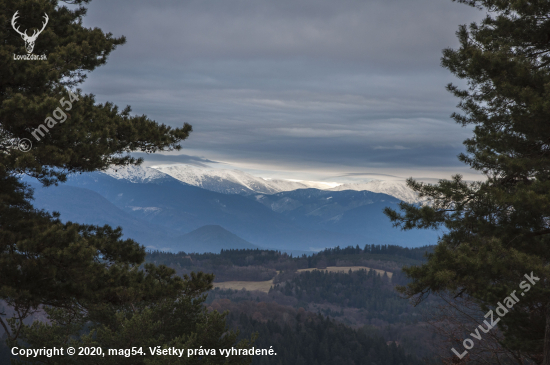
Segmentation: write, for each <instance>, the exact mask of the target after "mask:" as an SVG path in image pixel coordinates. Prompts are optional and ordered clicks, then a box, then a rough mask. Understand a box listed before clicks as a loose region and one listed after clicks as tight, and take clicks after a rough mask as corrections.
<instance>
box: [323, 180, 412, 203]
mask: <svg viewBox="0 0 550 365" xmlns="http://www.w3.org/2000/svg"><path fill="white" fill-rule="evenodd" d="M328 190H330V191H344V190H356V191H372V192H373V193H383V194H388V195H391V196H393V197H396V198H397V199H400V200H403V201H405V202H407V203H416V202H418V201H419V198H418V195H417V194H416V193H415V192H414V191H412V190H411V189H410V188H409V187H408V186H407V184H406V183H405V182H404V181H382V180H373V181H369V182H366V183H355V184H342V185H339V186H337V187H335V188H332V189H328Z"/></svg>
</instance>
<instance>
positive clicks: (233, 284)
mask: <svg viewBox="0 0 550 365" xmlns="http://www.w3.org/2000/svg"><path fill="white" fill-rule="evenodd" d="M272 285H273V279H271V280H267V281H223V282H221V283H214V287H215V288H220V289H232V290H241V289H243V288H244V289H245V290H249V291H252V290H259V291H263V292H264V293H267V292H269V288H270V287H271V286H272Z"/></svg>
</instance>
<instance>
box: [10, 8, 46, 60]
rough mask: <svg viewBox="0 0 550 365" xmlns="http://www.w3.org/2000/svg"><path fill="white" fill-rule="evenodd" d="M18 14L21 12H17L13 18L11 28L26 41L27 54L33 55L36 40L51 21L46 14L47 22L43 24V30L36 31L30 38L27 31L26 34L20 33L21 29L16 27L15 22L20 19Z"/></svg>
mask: <svg viewBox="0 0 550 365" xmlns="http://www.w3.org/2000/svg"><path fill="white" fill-rule="evenodd" d="M18 12H19V10H17V11H16V12H15V14H13V18H11V26H12V27H13V29H14V30H15V31H16V32H17V33H19V34H20V35H21V38H23V40H24V41H25V49H26V50H27V53H32V50H33V49H34V42H36V38H37V37H38V36H39V35H40V33H42V31H43V30H44V28H46V24H48V20H49V18H48V14H46V13H44V18H45V20H46V21H45V22H44V23H43V24H42V29H40V30H35V31H34V32H33V33H32V35H31V36H30V37H29V36H28V35H27V30H26V29H25V32H20V31H19V27H17V28H16V27H15V21H16V20H17V18H19V15H17V13H18Z"/></svg>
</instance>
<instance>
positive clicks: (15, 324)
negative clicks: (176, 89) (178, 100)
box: [0, 0, 248, 363]
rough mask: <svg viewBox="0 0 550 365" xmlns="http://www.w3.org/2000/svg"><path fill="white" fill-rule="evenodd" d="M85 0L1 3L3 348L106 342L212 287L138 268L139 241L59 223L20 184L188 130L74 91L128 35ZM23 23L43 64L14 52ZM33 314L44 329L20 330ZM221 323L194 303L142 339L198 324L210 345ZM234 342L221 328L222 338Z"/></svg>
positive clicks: (187, 332)
mask: <svg viewBox="0 0 550 365" xmlns="http://www.w3.org/2000/svg"><path fill="white" fill-rule="evenodd" d="M88 2H89V0H73V1H70V3H71V4H72V5H73V6H71V9H69V8H68V7H66V6H64V5H62V4H59V3H58V1H56V0H50V1H45V0H44V1H42V0H41V1H34V0H32V1H31V0H0V22H1V23H2V24H3V25H4V26H3V27H0V38H1V39H2V40H3V41H2V44H1V45H0V303H2V302H3V303H5V304H7V305H8V306H9V307H10V308H12V309H14V311H15V315H14V316H13V317H11V318H6V315H5V313H0V325H1V327H2V329H3V330H4V332H5V333H6V335H7V337H8V341H9V343H10V344H12V345H13V344H16V343H19V345H20V346H21V342H20V341H19V340H20V339H21V338H24V339H25V342H26V344H27V345H36V346H42V344H44V343H46V342H47V341H50V340H51V341H61V342H63V341H65V342H67V341H69V339H71V340H72V341H84V342H85V341H87V340H86V339H87V337H86V336H90V334H88V333H86V331H88V332H89V331H96V333H103V334H105V336H104V337H103V338H104V339H105V341H104V343H102V344H101V346H109V341H110V340H108V338H111V339H114V338H116V337H117V333H118V334H121V337H120V338H126V337H124V336H123V331H122V330H121V329H122V328H123V327H124V326H122V325H121V323H126V322H127V321H131V320H132V319H133V320H134V321H135V320H137V319H138V318H147V316H150V317H151V316H153V317H154V316H155V315H158V314H159V313H161V312H162V311H165V312H166V308H167V307H166V306H168V307H170V305H172V306H173V308H175V307H174V306H175V305H176V304H178V303H181V304H182V305H183V303H188V304H189V303H200V302H201V300H202V299H201V298H202V297H201V295H202V294H203V293H204V292H205V291H207V290H209V289H210V288H211V283H212V277H210V276H204V275H202V276H195V277H192V278H183V279H182V278H181V277H177V276H175V272H174V270H172V269H169V268H167V267H164V266H155V265H152V264H147V265H144V266H142V263H143V261H144V257H145V250H144V247H143V246H140V245H139V244H138V243H136V242H134V241H133V240H123V239H121V237H122V232H121V230H120V229H113V228H111V227H109V226H104V227H98V226H89V225H83V224H75V223H70V222H69V223H62V222H61V221H60V220H59V219H58V218H59V217H58V215H56V214H48V213H46V212H43V211H39V210H36V209H35V208H34V207H33V206H32V204H31V201H32V191H31V190H30V189H29V187H28V186H27V185H25V184H24V183H22V182H21V181H20V180H19V179H18V177H19V176H20V175H21V174H25V175H27V176H30V177H32V178H36V179H38V180H39V181H40V182H42V183H43V185H45V186H48V185H51V184H58V183H63V182H64V181H66V178H67V175H68V174H71V173H82V172H90V171H96V170H103V169H106V168H108V167H109V166H112V165H114V166H126V165H135V164H139V163H141V162H142V161H141V159H136V158H134V157H132V156H131V155H130V153H131V152H136V151H139V152H146V153H153V152H157V151H169V150H178V149H180V148H181V147H180V145H179V143H180V142H182V141H183V140H185V139H186V138H187V137H188V136H189V133H190V132H191V126H190V125H189V124H187V123H182V127H181V128H171V127H168V126H165V125H163V124H159V123H157V122H155V121H153V120H151V119H149V118H147V117H146V116H137V115H132V114H131V109H130V107H126V108H125V109H123V110H119V108H118V107H117V106H115V105H113V104H111V103H105V104H98V103H97V102H96V101H95V98H94V96H93V95H86V94H84V93H82V91H81V90H78V89H76V87H77V86H78V85H79V84H81V83H82V82H83V81H84V80H85V78H86V74H87V73H88V72H91V71H93V70H94V69H95V68H97V67H99V66H101V65H103V64H105V62H106V60H107V57H108V56H109V54H110V53H111V52H112V51H113V50H114V49H115V48H116V47H117V46H120V45H122V44H124V42H125V38H124V37H119V38H116V37H113V35H112V34H110V33H104V32H103V31H102V30H101V29H98V28H93V29H90V28H85V27H83V26H82V17H83V16H84V15H85V14H86V8H85V7H84V6H83V5H84V4H86V3H88ZM75 5H76V6H75ZM11 25H13V27H12V26H11ZM25 29H27V32H26V34H27V35H31V34H33V31H34V30H36V31H38V30H40V29H42V32H41V33H40V34H39V37H38V38H37V40H36V41H35V43H34V48H33V49H32V52H33V53H34V54H36V55H45V56H46V60H21V59H16V58H17V57H16V56H17V55H20V54H23V55H25V54H27V53H28V50H29V48H28V47H27V48H25V46H28V44H26V43H25V42H24V41H23V40H22V34H24V33H25ZM27 43H28V42H27ZM31 48H32V47H31ZM189 305H190V304H189ZM193 308H194V307H193ZM39 310H45V311H46V312H47V313H48V314H49V318H50V320H51V322H50V324H48V325H46V324H35V325H33V326H31V327H28V326H25V325H24V323H23V321H24V320H25V319H26V318H28V317H29V316H30V315H32V314H33V313H35V312H36V311H39ZM140 316H141V317H140ZM209 319H210V322H209V321H208V320H209ZM125 321H126V322H125ZM222 322H223V323H225V322H224V321H223V318H221V317H219V316H218V315H217V314H208V313H206V312H205V311H202V310H201V311H199V312H196V313H195V315H194V317H193V318H191V319H189V321H188V322H187V323H181V322H177V321H173V322H172V323H173V324H174V326H172V327H171V329H170V330H169V331H168V330H167V331H166V332H162V330H159V331H160V332H159V331H157V333H155V334H152V333H151V332H147V331H145V332H142V333H141V335H142V337H143V336H145V337H147V336H146V334H149V335H150V337H147V338H145V337H144V338H142V340H143V341H142V342H147V341H149V343H151V341H150V340H151V339H152V338H153V337H151V336H157V338H158V339H159V340H158V341H157V343H156V344H155V345H168V344H169V343H172V342H174V343H176V342H177V341H180V342H181V341H183V340H184V337H181V336H188V337H189V336H191V337H193V336H195V337H196V338H197V339H200V338H201V336H200V333H199V332H196V331H195V332H193V331H194V329H196V330H197V331H199V327H200V326H202V327H201V328H202V330H203V331H204V330H206V331H208V338H209V340H208V341H211V342H212V341H214V342H215V339H216V338H218V340H219V339H220V338H221V336H222V334H223V333H224V332H225V329H224V325H222V324H221V323H222ZM128 324H129V323H128ZM176 324H177V325H176ZM178 326H179V327H178ZM193 326H194V327H193ZM81 330H83V331H84V332H82V331H81ZM56 331H57V332H56ZM59 331H61V332H63V336H65V337H63V336H61V335H60V334H59ZM101 331H103V332H101ZM109 331H110V332H109ZM121 331H122V332H121ZM49 334H54V335H55V336H57V337H55V336H54V337H51V338H49V337H48V336H49ZM109 336H111V337H109ZM216 336H218V337H216ZM202 338H203V339H206V337H202ZM160 339H162V341H161V340H160ZM234 340H235V337H234V336H233V335H231V334H229V337H227V340H223V341H221V342H220V345H223V346H228V345H230V342H232V341H233V342H234ZM18 341H19V342H18ZM45 341H46V342H45ZM84 342H83V343H84ZM214 342H212V343H214ZM56 361H59V363H61V361H62V360H56ZM63 361H65V360H63ZM66 361H67V362H66V363H71V362H70V361H71V359H66ZM220 361H221V360H220ZM235 361H236V363H243V362H242V361H241V360H240V359H237V358H235ZM247 361H248V360H245V361H244V363H246V362H247Z"/></svg>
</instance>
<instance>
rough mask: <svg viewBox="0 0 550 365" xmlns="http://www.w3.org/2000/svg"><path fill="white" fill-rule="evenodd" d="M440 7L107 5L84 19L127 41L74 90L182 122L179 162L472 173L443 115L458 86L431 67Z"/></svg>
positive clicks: (445, 2) (330, 173)
mask: <svg viewBox="0 0 550 365" xmlns="http://www.w3.org/2000/svg"><path fill="white" fill-rule="evenodd" d="M483 16H484V14H483V13H481V12H479V11H478V10H475V9H472V8H470V7H468V6H466V5H462V4H457V3H454V2H452V1H451V0H368V1H359V0H338V1H335V0H269V1H268V0H216V1H214V0H192V1H188V0H184V1H181V0H180V1H162V2H154V1H129V0H119V1H107V0H94V1H92V3H91V4H90V5H89V11H88V15H87V16H86V17H85V18H84V24H85V25H86V26H89V27H100V28H102V29H103V30H104V31H108V32H112V33H113V34H114V35H116V36H119V35H125V36H126V37H127V43H126V44H125V45H124V46H122V47H120V48H118V49H117V50H115V51H114V52H113V53H112V55H111V56H110V58H109V61H108V63H107V65H105V66H102V67H101V68H99V69H97V70H96V71H94V72H93V73H91V74H90V76H89V78H88V80H87V81H86V82H85V83H84V84H83V85H82V88H83V90H84V91H85V92H87V93H93V94H95V95H96V98H97V101H98V102H105V101H112V102H115V103H116V104H118V105H119V106H121V107H124V106H126V105H131V106H132V109H133V112H134V113H136V114H146V115H148V116H149V117H150V118H152V119H154V120H156V121H157V122H160V123H164V124H167V125H170V126H174V127H177V126H181V125H182V124H183V123H184V122H188V123H190V124H192V125H193V130H194V131H193V133H192V134H191V136H190V138H189V139H188V140H187V141H184V142H183V144H182V147H183V149H182V150H181V151H178V152H175V153H168V154H164V155H159V154H157V155H148V156H147V157H146V165H158V164H174V163H190V164H195V165H199V166H200V165H202V166H209V167H212V168H228V167H231V168H237V169H241V170H245V171H248V172H251V173H254V174H256V175H259V176H263V177H273V178H289V179H306V180H325V181H342V182H345V181H357V180H365V179H369V178H373V177H374V178H390V179H391V178H395V177H398V178H402V177H405V178H406V177H409V176H413V177H416V178H448V177H450V176H451V175H452V174H454V173H457V172H459V173H462V174H463V175H465V177H466V178H470V179H471V178H475V177H476V176H475V175H474V174H473V173H472V171H470V170H469V169H468V168H467V167H466V166H464V165H462V164H461V163H460V162H458V160H457V159H456V155H457V154H458V153H459V152H461V151H463V146H462V141H463V140H464V139H466V138H467V137H468V136H470V135H471V130H468V129H466V128H462V127H461V126H459V125H457V124H456V123H455V122H454V121H453V120H451V119H450V118H449V115H450V114H451V113H452V112H454V111H457V108H456V104H457V103H458V100H457V99H455V98H454V97H453V96H452V95H451V94H450V93H448V92H447V91H445V85H446V84H447V83H449V82H453V83H458V84H459V85H461V84H463V83H461V81H460V80H456V79H455V78H454V77H453V76H452V75H451V74H450V72H449V71H447V70H446V69H443V68H442V67H441V66H440V58H441V50H442V49H444V48H446V47H453V48H456V47H457V46H458V42H457V40H456V36H455V32H456V30H457V29H458V25H459V24H465V23H470V22H472V21H477V20H479V19H480V18H481V17H483Z"/></svg>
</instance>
